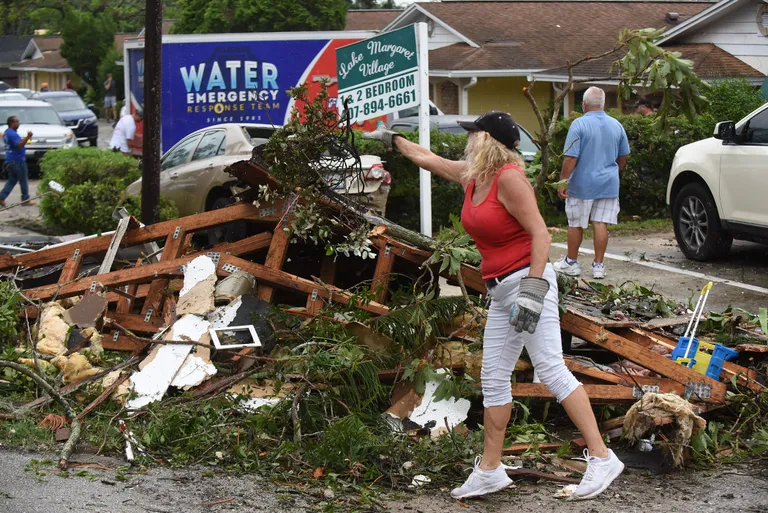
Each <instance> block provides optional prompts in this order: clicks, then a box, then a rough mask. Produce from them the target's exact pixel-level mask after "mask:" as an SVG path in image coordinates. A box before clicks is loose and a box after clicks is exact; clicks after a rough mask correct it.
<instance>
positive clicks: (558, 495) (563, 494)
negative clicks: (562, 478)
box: [554, 484, 579, 499]
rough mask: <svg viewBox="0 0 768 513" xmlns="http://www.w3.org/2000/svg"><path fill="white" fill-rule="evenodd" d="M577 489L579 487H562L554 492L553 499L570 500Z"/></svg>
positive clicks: (570, 485)
mask: <svg viewBox="0 0 768 513" xmlns="http://www.w3.org/2000/svg"><path fill="white" fill-rule="evenodd" d="M578 487H579V485H575V484H569V485H566V486H564V487H562V488H561V489H560V490H558V491H557V492H555V494H554V497H555V499H568V498H570V497H571V496H572V495H573V494H574V492H575V491H576V489H577V488H578Z"/></svg>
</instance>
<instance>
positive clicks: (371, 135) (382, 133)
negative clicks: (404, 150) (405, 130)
mask: <svg viewBox="0 0 768 513" xmlns="http://www.w3.org/2000/svg"><path fill="white" fill-rule="evenodd" d="M395 137H403V134H398V133H397V132H395V131H394V130H390V129H389V128H387V127H386V126H385V125H380V126H379V127H377V128H376V130H374V131H373V132H363V139H372V140H376V141H381V142H383V143H384V144H386V145H387V148H392V149H395V150H396V149H397V148H395Z"/></svg>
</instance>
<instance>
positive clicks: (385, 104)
mask: <svg viewBox="0 0 768 513" xmlns="http://www.w3.org/2000/svg"><path fill="white" fill-rule="evenodd" d="M416 39H417V37H416V25H411V26H408V27H404V28H402V29H399V30H395V31H392V32H387V33H385V34H381V35H379V36H376V37H373V38H371V39H366V40H364V41H360V42H357V43H353V44H350V45H347V46H343V47H341V48H338V49H336V66H337V76H338V79H339V110H340V111H341V113H342V115H344V114H345V113H346V112H345V110H344V108H345V107H344V105H345V101H346V108H347V109H348V110H349V116H350V120H351V121H352V122H361V121H365V120H366V119H372V118H376V117H379V116H382V115H385V114H389V113H390V112H395V111H399V110H403V109H407V108H410V107H415V106H416V105H419V100H420V94H419V52H418V48H417V45H416Z"/></svg>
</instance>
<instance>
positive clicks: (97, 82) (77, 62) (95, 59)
mask: <svg viewBox="0 0 768 513" xmlns="http://www.w3.org/2000/svg"><path fill="white" fill-rule="evenodd" d="M61 37H62V39H63V40H64V42H63V43H62V45H61V55H62V57H64V58H65V59H67V62H68V63H69V66H70V67H71V68H72V71H74V72H75V73H76V74H77V75H78V76H79V77H80V78H81V79H82V80H83V81H84V82H85V83H87V84H88V85H89V86H91V88H92V89H93V90H94V91H97V92H98V91H101V77H100V75H99V65H100V64H101V62H102V59H103V58H104V56H106V55H108V54H109V55H112V54H113V53H114V51H113V50H114V45H115V24H114V22H113V21H112V20H111V19H110V18H109V17H108V16H106V15H105V14H99V15H94V14H92V13H90V12H82V11H76V10H74V9H69V10H67V12H66V14H65V16H64V19H63V20H62V22H61Z"/></svg>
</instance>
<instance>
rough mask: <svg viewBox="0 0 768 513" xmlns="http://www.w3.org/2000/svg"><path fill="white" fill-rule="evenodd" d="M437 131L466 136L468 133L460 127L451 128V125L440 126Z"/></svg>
mask: <svg viewBox="0 0 768 513" xmlns="http://www.w3.org/2000/svg"><path fill="white" fill-rule="evenodd" d="M437 131H438V132H442V133H444V134H459V135H462V134H466V133H467V131H466V130H464V129H463V128H461V127H460V126H459V125H455V126H451V125H438V126H437Z"/></svg>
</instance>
